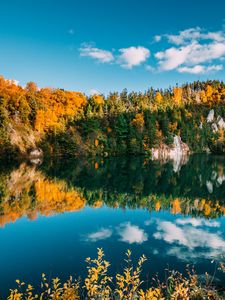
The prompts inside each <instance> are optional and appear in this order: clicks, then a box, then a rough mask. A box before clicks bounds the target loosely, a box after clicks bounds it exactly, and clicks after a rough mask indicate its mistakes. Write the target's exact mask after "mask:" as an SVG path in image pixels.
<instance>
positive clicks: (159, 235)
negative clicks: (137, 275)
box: [0, 155, 225, 292]
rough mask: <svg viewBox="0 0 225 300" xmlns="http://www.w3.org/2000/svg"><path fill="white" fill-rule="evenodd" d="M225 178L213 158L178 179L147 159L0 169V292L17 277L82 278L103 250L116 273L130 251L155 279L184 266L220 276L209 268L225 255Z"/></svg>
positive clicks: (224, 162)
mask: <svg viewBox="0 0 225 300" xmlns="http://www.w3.org/2000/svg"><path fill="white" fill-rule="evenodd" d="M224 177H225V159H224V158H223V157H215V156H210V155H209V156H207V155H196V156H191V157H190V158H189V161H188V162H187V163H186V164H184V165H182V166H181V167H180V169H179V170H178V169H176V170H175V171H174V166H173V164H171V163H166V164H161V163H159V162H152V161H148V160H146V159H144V158H136V159H135V158H129V159H108V160H105V161H103V160H98V161H88V160H86V161H81V160H79V161H77V160H70V161H65V160H64V161H62V162H60V161H59V162H55V161H49V162H44V163H43V164H42V165H41V166H39V167H34V166H32V165H27V164H25V163H22V164H21V165H19V166H11V167H9V166H7V167H6V168H4V166H2V167H1V169H0V197H1V200H0V225H1V227H2V228H1V229H0V242H1V256H0V265H1V268H2V270H3V271H2V275H1V274H0V292H1V290H3V287H4V291H6V290H7V289H8V288H10V287H12V286H13V282H14V280H15V279H16V278H20V279H22V280H24V281H27V282H32V283H35V282H36V283H37V282H39V275H40V274H41V273H42V272H45V273H46V274H52V276H53V275H54V276H59V277H61V278H62V279H66V277H68V276H69V275H70V274H74V273H76V275H81V276H82V275H84V274H83V270H84V269H83V267H84V263H83V262H84V260H85V258H86V257H89V256H94V255H95V252H96V248H97V247H103V248H104V250H105V252H106V255H107V257H108V259H109V260H110V261H111V262H112V268H114V269H112V272H116V271H118V268H119V264H120V263H121V259H118V258H120V257H122V254H123V253H124V252H125V251H126V250H127V248H131V249H132V250H133V252H134V255H135V256H136V257H138V256H139V255H141V254H145V255H146V256H147V257H148V258H149V262H148V263H147V264H146V269H145V271H146V272H147V273H149V274H150V275H149V276H151V274H155V273H156V272H158V273H159V275H161V277H163V276H164V271H163V270H164V268H165V267H167V266H168V265H169V266H170V267H171V268H175V269H179V270H184V269H185V265H186V264H187V263H195V264H196V269H197V272H198V273H204V272H206V271H207V272H209V273H210V272H214V268H215V267H214V266H213V264H211V261H212V260H220V259H221V256H222V255H223V254H224V253H225V218H224V214H225V179H224ZM50 216H54V217H50ZM27 219H29V220H31V221H32V222H29V221H28V220H27ZM34 220H35V221H34ZM113 266H114V267H113ZM149 270H150V271H149ZM160 272H161V273H160ZM31 274H32V275H31ZM220 281H221V283H220V284H222V282H225V280H224V278H223V277H220Z"/></svg>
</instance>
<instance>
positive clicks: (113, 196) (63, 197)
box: [0, 156, 225, 226]
mask: <svg viewBox="0 0 225 300" xmlns="http://www.w3.org/2000/svg"><path fill="white" fill-rule="evenodd" d="M224 171H225V169H224V159H223V158H222V157H212V156H193V157H191V158H190V159H189V162H188V163H187V164H186V165H184V166H183V167H182V168H181V170H180V171H179V172H178V173H177V172H174V171H173V166H172V164H170V163H167V164H164V165H162V164H160V163H159V162H151V161H146V160H143V159H133V158H131V159H130V160H124V159H123V160H119V159H114V160H107V161H105V162H103V161H100V162H99V163H98V167H97V168H96V162H88V161H85V162H81V161H68V162H65V161H64V162H63V163H58V164H55V163H52V162H50V163H48V164H45V165H43V166H42V167H41V168H36V167H34V166H28V165H26V164H25V163H22V164H21V165H20V166H19V167H18V168H13V169H12V170H11V172H9V171H8V170H7V172H5V171H4V170H2V172H1V175H0V176H1V185H0V195H1V202H0V224H1V226H4V225H5V224H6V223H9V222H14V221H16V220H17V219H19V218H21V217H22V216H25V215H26V216H27V217H28V218H29V219H30V220H33V219H36V218H37V217H38V215H45V216H48V215H52V214H57V213H63V212H67V211H77V210H81V209H83V208H84V207H85V206H91V207H93V208H100V207H102V206H103V205H107V206H108V207H111V208H124V209H125V208H132V209H135V208H144V209H147V210H148V211H160V210H167V211H170V212H171V213H172V214H178V213H182V214H184V215H190V216H196V217H197V216H198V217H200V216H202V217H207V218H216V217H219V216H222V215H224V213H225V204H224V203H225V201H224V199H225V172H224Z"/></svg>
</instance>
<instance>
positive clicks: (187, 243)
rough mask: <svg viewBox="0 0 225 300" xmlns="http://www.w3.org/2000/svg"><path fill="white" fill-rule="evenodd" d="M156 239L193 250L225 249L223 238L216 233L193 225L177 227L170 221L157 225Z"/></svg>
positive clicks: (221, 250) (222, 250)
mask: <svg viewBox="0 0 225 300" xmlns="http://www.w3.org/2000/svg"><path fill="white" fill-rule="evenodd" d="M153 236H154V237H155V238H156V239H159V240H164V241H165V242H167V243H169V244H177V245H180V246H184V247H186V248H188V249H191V250H192V251H194V250H195V249H196V248H206V249H210V250H216V251H217V250H220V253H222V252H224V251H225V240H224V239H222V238H221V237H220V235H219V234H218V233H211V232H208V231H207V230H203V229H198V228H196V227H194V226H189V225H188V226H182V227H179V226H177V225H176V224H173V223H172V222H170V221H162V222H159V223H158V225H157V232H156V233H154V235H153Z"/></svg>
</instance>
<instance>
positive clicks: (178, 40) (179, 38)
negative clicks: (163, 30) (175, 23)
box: [164, 27, 225, 45]
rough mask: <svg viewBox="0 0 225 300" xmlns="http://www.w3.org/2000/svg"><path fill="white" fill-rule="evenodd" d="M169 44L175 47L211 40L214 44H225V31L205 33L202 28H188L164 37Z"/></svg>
mask: <svg viewBox="0 0 225 300" xmlns="http://www.w3.org/2000/svg"><path fill="white" fill-rule="evenodd" d="M164 36H165V37H166V38H167V39H168V42H169V43H172V44H175V45H184V44H189V43H191V42H193V41H199V40H211V41H213V42H224V41H225V33H224V32H223V31H215V32H205V31H204V30H202V29H201V28H200V27H196V28H188V29H185V30H182V31H179V33H178V34H165V35H164Z"/></svg>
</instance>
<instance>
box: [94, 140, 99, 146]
mask: <svg viewBox="0 0 225 300" xmlns="http://www.w3.org/2000/svg"><path fill="white" fill-rule="evenodd" d="M98 144H99V140H97V139H95V147H98Z"/></svg>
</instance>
